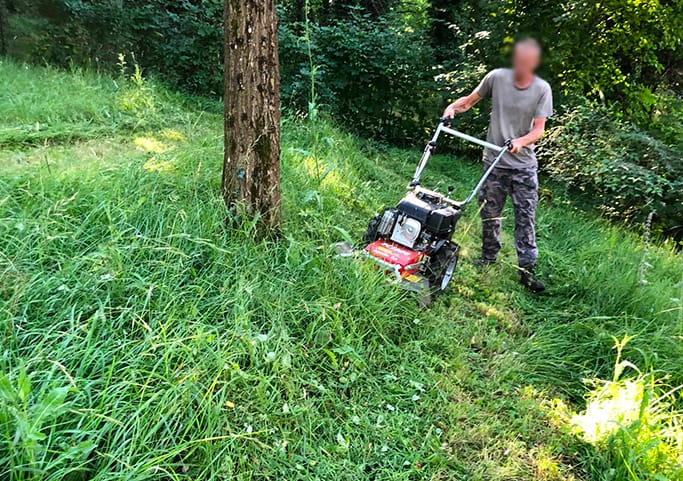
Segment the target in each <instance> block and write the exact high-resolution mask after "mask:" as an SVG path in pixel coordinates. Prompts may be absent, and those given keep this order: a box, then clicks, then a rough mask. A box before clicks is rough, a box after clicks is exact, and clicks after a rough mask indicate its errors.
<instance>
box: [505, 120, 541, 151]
mask: <svg viewBox="0 0 683 481" xmlns="http://www.w3.org/2000/svg"><path fill="white" fill-rule="evenodd" d="M543 132H545V117H537V118H535V119H534V124H533V127H532V128H531V132H529V133H528V134H526V135H525V136H524V137H519V138H518V139H513V140H512V148H511V149H510V152H512V153H513V154H516V153H518V152H519V151H521V150H522V149H523V148H524V147H526V146H527V145H531V144H535V143H536V142H537V141H539V140H540V139H541V137H543Z"/></svg>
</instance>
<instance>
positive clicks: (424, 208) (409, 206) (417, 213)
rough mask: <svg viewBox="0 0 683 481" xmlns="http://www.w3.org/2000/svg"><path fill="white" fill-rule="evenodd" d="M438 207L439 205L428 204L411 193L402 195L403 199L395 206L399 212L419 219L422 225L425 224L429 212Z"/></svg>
mask: <svg viewBox="0 0 683 481" xmlns="http://www.w3.org/2000/svg"><path fill="white" fill-rule="evenodd" d="M438 208H439V206H436V205H433V204H429V203H427V202H425V201H423V200H420V199H418V198H417V197H415V196H412V195H408V196H406V197H404V198H403V200H401V202H399V204H398V207H397V209H398V211H399V212H401V213H402V214H405V215H407V216H408V217H412V218H413V219H416V220H419V221H420V223H421V224H422V225H426V223H427V219H428V218H429V214H431V213H432V211H433V210H436V209H438Z"/></svg>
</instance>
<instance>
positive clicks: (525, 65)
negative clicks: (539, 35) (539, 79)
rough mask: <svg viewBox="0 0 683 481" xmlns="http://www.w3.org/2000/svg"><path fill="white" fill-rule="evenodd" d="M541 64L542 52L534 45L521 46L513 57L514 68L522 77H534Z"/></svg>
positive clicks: (516, 48) (516, 49) (518, 46)
mask: <svg viewBox="0 0 683 481" xmlns="http://www.w3.org/2000/svg"><path fill="white" fill-rule="evenodd" d="M540 64H541V51H540V49H539V48H537V47H535V46H533V45H525V44H520V45H517V46H516V47H515V51H514V54H513V56H512V68H513V69H514V71H515V74H517V75H518V76H521V77H528V76H530V75H533V74H534V72H535V71H536V69H537V68H538V66H539V65H540Z"/></svg>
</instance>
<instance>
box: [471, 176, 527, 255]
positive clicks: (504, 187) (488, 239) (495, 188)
mask: <svg viewBox="0 0 683 481" xmlns="http://www.w3.org/2000/svg"><path fill="white" fill-rule="evenodd" d="M508 195H509V196H510V198H511V199H512V207H513V210H514V213H515V248H516V249H517V260H518V262H519V266H520V267H524V268H527V267H531V266H534V265H535V264H536V259H537V258H538V248H537V247H536V206H537V205H538V176H537V173H536V169H514V170H513V169H498V168H496V169H494V170H493V172H492V173H491V175H490V176H489V178H488V179H487V180H486V182H485V183H484V185H483V186H482V188H481V191H480V193H479V206H480V208H481V221H482V258H483V259H489V260H494V259H495V258H496V256H497V255H498V252H500V247H501V245H500V240H499V237H500V227H501V224H502V214H503V207H504V206H505V200H506V199H507V196H508Z"/></svg>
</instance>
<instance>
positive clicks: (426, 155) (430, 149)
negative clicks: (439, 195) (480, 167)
mask: <svg viewBox="0 0 683 481" xmlns="http://www.w3.org/2000/svg"><path fill="white" fill-rule="evenodd" d="M452 120H453V119H451V118H449V117H443V118H441V119H439V126H438V127H437V128H436V132H434V136H433V137H432V140H431V141H430V142H429V143H428V144H427V147H425V150H424V152H423V154H422V158H421V159H420V163H419V164H418V165H417V169H415V175H414V176H413V180H412V181H411V182H410V185H409V186H408V188H409V189H412V190H416V189H418V188H419V185H420V177H421V176H422V172H423V171H424V169H425V167H427V162H429V159H430V157H431V156H432V154H433V153H434V150H435V149H436V144H437V140H438V139H439V135H441V132H445V133H447V134H449V135H452V136H453V137H457V138H460V139H463V140H466V141H468V142H471V143H473V144H477V145H480V146H482V147H484V148H486V149H489V150H492V151H494V152H497V155H496V157H495V159H493V162H491V164H490V165H489V166H488V168H487V169H486V171H485V172H484V175H483V176H482V177H481V179H480V180H479V182H478V183H477V185H476V186H475V187H474V189H473V190H472V192H470V195H468V196H467V198H466V199H465V200H464V201H462V202H457V201H454V200H452V199H449V198H447V197H444V200H445V201H446V202H448V203H450V204H452V205H457V206H460V207H463V206H465V205H467V204H469V203H470V202H471V201H472V199H474V196H476V195H477V192H479V189H481V187H482V186H483V185H484V182H486V179H488V178H489V176H490V175H491V172H493V169H495V168H496V165H497V164H498V162H499V161H500V159H501V158H502V157H503V155H504V154H505V152H507V151H508V150H510V149H511V148H512V140H510V139H508V140H506V141H505V144H504V145H503V146H502V147H501V146H498V145H495V144H492V143H490V142H486V141H484V140H480V139H478V138H476V137H472V136H471V135H467V134H465V133H462V132H460V131H458V130H455V129H452V128H450V127H449V125H450V123H451V121H452Z"/></svg>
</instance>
